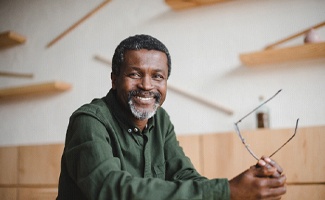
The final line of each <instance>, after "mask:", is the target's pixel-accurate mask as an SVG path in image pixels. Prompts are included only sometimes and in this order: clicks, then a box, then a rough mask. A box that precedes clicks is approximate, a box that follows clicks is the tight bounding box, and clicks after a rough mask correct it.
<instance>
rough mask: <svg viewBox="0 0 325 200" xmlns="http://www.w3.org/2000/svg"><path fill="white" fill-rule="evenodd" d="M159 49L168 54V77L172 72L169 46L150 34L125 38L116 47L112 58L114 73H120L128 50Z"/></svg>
mask: <svg viewBox="0 0 325 200" xmlns="http://www.w3.org/2000/svg"><path fill="white" fill-rule="evenodd" d="M140 49H147V50H157V51H161V52H163V53H165V54H166V56H167V66H168V77H169V75H170V72H171V58H170V55H169V52H168V49H167V47H166V46H165V45H164V44H163V43H162V42H160V41H159V40H158V39H156V38H154V37H152V36H150V35H143V34H142V35H135V36H130V37H128V38H126V39H125V40H123V41H122V42H121V43H120V44H119V45H118V46H117V47H116V49H115V53H114V55H113V60H112V73H113V74H115V75H119V74H120V68H121V66H122V64H123V63H124V54H125V52H126V51H127V50H140Z"/></svg>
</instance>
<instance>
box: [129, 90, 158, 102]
mask: <svg viewBox="0 0 325 200" xmlns="http://www.w3.org/2000/svg"><path fill="white" fill-rule="evenodd" d="M134 96H146V97H148V96H150V97H153V98H155V99H156V102H157V103H159V102H160V99H161V94H160V93H159V92H152V91H144V90H132V91H130V92H129V95H128V97H129V100H131V98H132V97H134Z"/></svg>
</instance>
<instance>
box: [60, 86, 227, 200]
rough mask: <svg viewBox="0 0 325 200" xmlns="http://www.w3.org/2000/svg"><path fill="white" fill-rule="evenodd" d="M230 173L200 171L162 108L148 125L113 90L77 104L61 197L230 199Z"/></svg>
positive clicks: (67, 144) (64, 162) (73, 199)
mask: <svg viewBox="0 0 325 200" xmlns="http://www.w3.org/2000/svg"><path fill="white" fill-rule="evenodd" d="M229 196H230V191H229V185H228V180H227V179H212V180H208V179H207V178H205V177H203V176H201V175H200V174H199V173H198V172H197V171H196V170H195V168H194V167H193V165H192V163H191V161H190V159H189V158H188V157H186V156H185V154H184V152H183V150H182V148H181V147H180V146H179V143H178V141H177V140H176V135H175V132H174V127H173V125H172V123H171V122H170V119H169V116H168V114H167V113H166V111H165V110H164V109H163V108H159V109H158V110H157V112H156V114H155V115H154V117H152V118H151V119H149V121H148V124H147V126H146V128H145V129H144V130H143V131H142V132H141V131H140V130H139V128H137V127H136V126H134V125H133V123H132V122H131V121H129V120H127V117H126V116H125V114H124V113H123V112H122V108H121V107H120V105H119V103H118V101H117V99H116V95H115V91H114V90H110V92H109V93H108V94H107V96H106V97H103V98H102V99H94V100H93V101H92V102H91V103H90V104H86V105H83V106H82V107H80V108H79V109H78V110H76V111H75V112H74V113H73V114H72V116H71V118H70V122H69V126H68V129H67V134H66V141H65V148H64V152H63V155H62V160H61V174H60V180H59V193H58V197H57V199H58V200H83V199H89V200H90V199H96V200H124V199H125V200H132V199H135V200H145V199H148V200H165V199H166V200H174V199H175V200H176V199H209V200H210V199H211V200H212V199H213V200H217V199H218V200H219V199H220V200H228V199H230V197H229Z"/></svg>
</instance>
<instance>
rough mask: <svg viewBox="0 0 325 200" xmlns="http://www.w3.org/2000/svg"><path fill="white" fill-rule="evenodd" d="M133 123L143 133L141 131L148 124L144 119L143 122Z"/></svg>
mask: <svg viewBox="0 0 325 200" xmlns="http://www.w3.org/2000/svg"><path fill="white" fill-rule="evenodd" d="M133 122H134V124H135V125H136V126H137V127H138V128H139V129H141V131H143V129H144V128H145V127H146V125H147V123H148V119H144V120H139V119H135V120H133Z"/></svg>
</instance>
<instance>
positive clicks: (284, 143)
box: [269, 118, 299, 158]
mask: <svg viewBox="0 0 325 200" xmlns="http://www.w3.org/2000/svg"><path fill="white" fill-rule="evenodd" d="M298 121H299V118H298V119H297V121H296V128H295V132H294V133H293V135H292V136H291V137H290V138H289V140H288V141H286V142H285V143H284V144H283V145H282V146H281V147H280V148H278V149H277V150H276V151H275V152H273V153H272V154H271V155H270V156H269V157H270V158H271V157H272V156H273V155H274V154H276V153H277V152H278V151H280V149H282V147H284V146H285V145H286V144H287V143H288V142H290V140H292V138H293V137H295V135H296V133H297V129H298Z"/></svg>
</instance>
